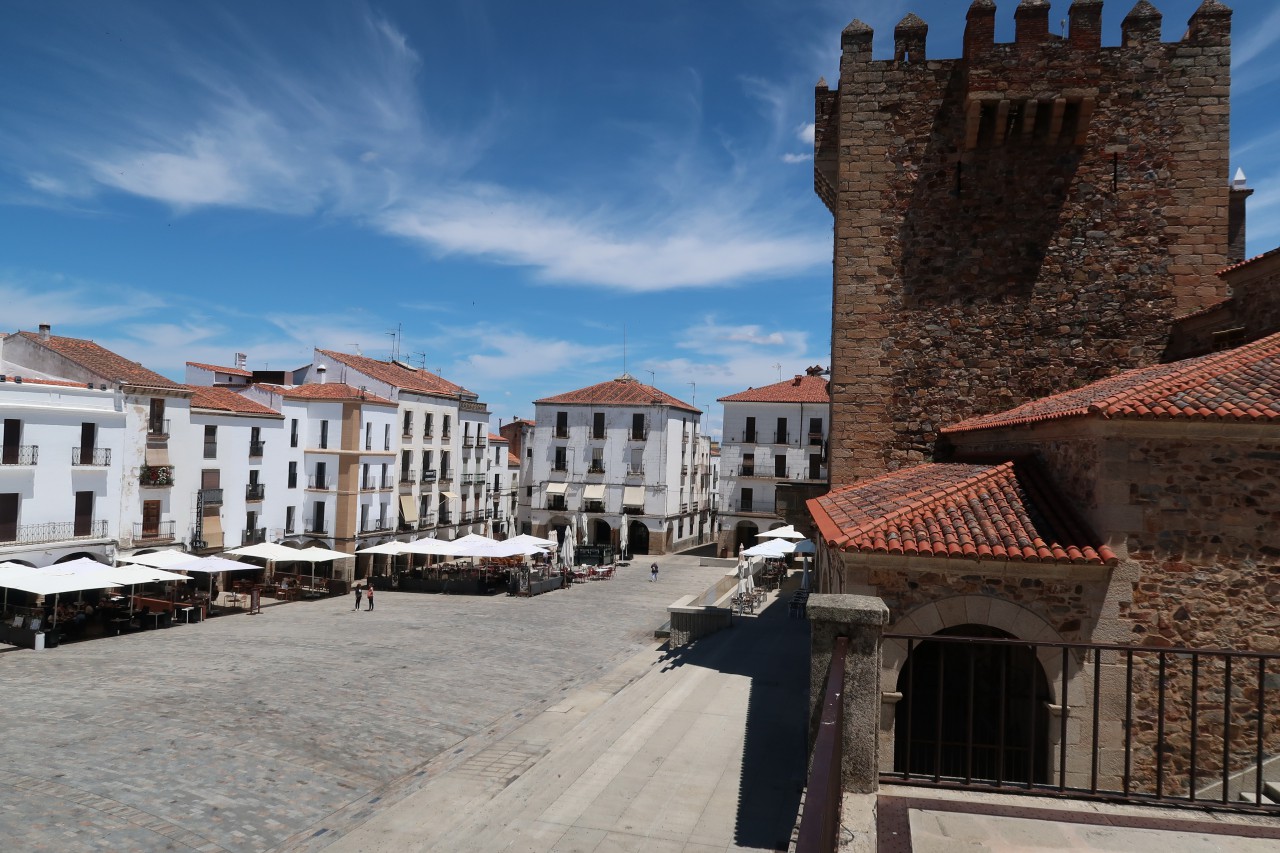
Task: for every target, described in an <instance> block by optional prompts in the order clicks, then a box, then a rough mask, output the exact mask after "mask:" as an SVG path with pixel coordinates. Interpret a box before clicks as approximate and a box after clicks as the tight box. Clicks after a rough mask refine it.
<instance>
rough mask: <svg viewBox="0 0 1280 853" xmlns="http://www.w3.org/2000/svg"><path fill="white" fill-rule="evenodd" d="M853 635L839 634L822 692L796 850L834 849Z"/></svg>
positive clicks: (822, 852)
mask: <svg viewBox="0 0 1280 853" xmlns="http://www.w3.org/2000/svg"><path fill="white" fill-rule="evenodd" d="M848 652H849V638H848V637H836V640H835V643H834V645H833V647H832V650H831V666H830V667H829V668H828V669H827V686H826V689H825V690H824V691H823V694H822V716H821V717H820V718H819V720H818V734H817V737H816V738H814V741H813V760H812V761H811V762H810V765H809V778H808V781H807V783H806V789H805V795H804V811H803V812H802V813H801V814H800V830H799V834H798V837H797V838H796V853H834V851H835V850H836V848H837V846H838V842H839V839H838V837H837V835H838V833H839V831H840V802H841V800H842V798H843V796H844V792H843V790H842V785H841V778H840V768H841V765H843V763H844V661H845V656H846V655H847V654H848Z"/></svg>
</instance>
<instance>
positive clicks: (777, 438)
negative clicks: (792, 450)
mask: <svg viewBox="0 0 1280 853" xmlns="http://www.w3.org/2000/svg"><path fill="white" fill-rule="evenodd" d="M788 439H789V435H788V433H787V431H786V430H778V431H777V432H775V433H774V434H773V443H774V444H787V443H789V442H788Z"/></svg>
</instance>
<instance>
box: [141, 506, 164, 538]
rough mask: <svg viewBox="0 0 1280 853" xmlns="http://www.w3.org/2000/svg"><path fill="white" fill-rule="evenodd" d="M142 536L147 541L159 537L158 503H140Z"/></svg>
mask: <svg viewBox="0 0 1280 853" xmlns="http://www.w3.org/2000/svg"><path fill="white" fill-rule="evenodd" d="M142 535H143V537H144V538H147V539H154V538H156V537H157V536H159V535H160V501H143V502H142Z"/></svg>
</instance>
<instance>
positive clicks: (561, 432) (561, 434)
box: [551, 427, 569, 438]
mask: <svg viewBox="0 0 1280 853" xmlns="http://www.w3.org/2000/svg"><path fill="white" fill-rule="evenodd" d="M551 437H552V438H568V437H569V428H568V427H556V428H555V430H554V431H553V432H552V434H551Z"/></svg>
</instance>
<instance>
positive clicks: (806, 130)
mask: <svg viewBox="0 0 1280 853" xmlns="http://www.w3.org/2000/svg"><path fill="white" fill-rule="evenodd" d="M816 132H817V128H816V127H815V125H814V123H813V122H808V123H806V124H802V125H800V126H799V127H798V128H796V138H797V139H799V140H800V141H801V142H803V143H805V144H806V145H813V139H814V134H815V133H816Z"/></svg>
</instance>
